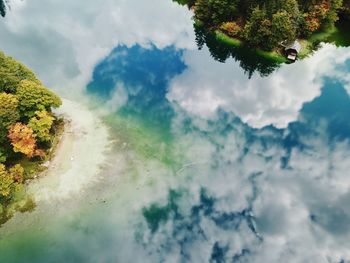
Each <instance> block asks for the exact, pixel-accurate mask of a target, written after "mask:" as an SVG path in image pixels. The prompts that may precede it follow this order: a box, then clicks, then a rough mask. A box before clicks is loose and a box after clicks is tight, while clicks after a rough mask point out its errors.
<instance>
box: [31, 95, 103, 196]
mask: <svg viewBox="0 0 350 263" xmlns="http://www.w3.org/2000/svg"><path fill="white" fill-rule="evenodd" d="M55 113H56V114H57V115H60V116H63V117H64V119H65V122H66V125H65V131H64V133H63V135H62V139H61V142H60V143H59V145H58V147H57V149H56V153H55V155H54V157H53V159H52V160H51V162H50V163H49V166H48V170H47V171H46V172H45V174H44V176H40V177H39V178H38V179H36V180H34V181H32V182H31V183H30V184H29V193H31V194H32V195H33V196H34V198H35V200H36V202H37V203H40V202H43V201H52V199H64V198H68V197H69V196H70V195H72V194H76V193H78V192H80V191H82V190H83V189H84V188H85V187H86V186H88V185H90V184H91V183H93V182H95V181H97V180H98V179H99V178H98V174H99V170H100V167H101V165H102V164H103V163H104V162H105V161H106V157H105V156H106V152H107V151H108V145H109V141H108V130H107V128H106V127H105V126H104V125H103V123H102V122H101V120H100V119H99V118H98V117H97V116H96V115H95V114H94V113H92V112H91V111H89V110H88V109H87V108H85V106H82V105H80V104H78V103H76V102H72V101H69V100H63V105H62V107H61V108H60V109H59V110H57V111H56V112H55Z"/></svg>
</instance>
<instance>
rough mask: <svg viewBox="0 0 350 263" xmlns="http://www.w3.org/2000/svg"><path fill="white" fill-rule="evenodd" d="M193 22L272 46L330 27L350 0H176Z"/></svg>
mask: <svg viewBox="0 0 350 263" xmlns="http://www.w3.org/2000/svg"><path fill="white" fill-rule="evenodd" d="M177 2H179V3H181V4H187V5H188V6H189V8H191V9H192V10H193V11H194V14H195V16H194V19H195V21H196V23H200V24H201V25H203V26H204V27H205V28H207V29H209V30H210V31H215V30H219V31H221V32H222V33H224V34H226V35H227V36H229V37H231V38H236V39H239V40H242V41H244V43H246V44H247V45H249V46H252V47H256V48H260V49H263V50H267V51H270V50H273V49H275V48H276V47H278V46H279V45H281V43H288V42H291V41H293V40H295V39H307V38H308V37H310V36H311V35H312V34H313V33H316V32H320V31H326V30H327V29H329V28H332V27H333V26H334V24H335V23H336V22H337V21H338V20H339V18H340V17H346V16H348V15H349V12H350V0H344V1H343V0H178V1H177Z"/></svg>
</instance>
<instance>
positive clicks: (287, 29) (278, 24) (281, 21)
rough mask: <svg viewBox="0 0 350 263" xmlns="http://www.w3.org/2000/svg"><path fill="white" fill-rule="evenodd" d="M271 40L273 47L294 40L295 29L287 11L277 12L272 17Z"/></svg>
mask: <svg viewBox="0 0 350 263" xmlns="http://www.w3.org/2000/svg"><path fill="white" fill-rule="evenodd" d="M271 30H272V40H271V42H272V43H273V45H274V46H277V45H278V44H279V43H280V42H282V41H292V40H294V39H295V38H296V27H295V24H294V23H293V21H292V19H291V17H290V15H289V13H288V12H287V11H280V12H277V13H276V14H274V15H273V16H272V29H271Z"/></svg>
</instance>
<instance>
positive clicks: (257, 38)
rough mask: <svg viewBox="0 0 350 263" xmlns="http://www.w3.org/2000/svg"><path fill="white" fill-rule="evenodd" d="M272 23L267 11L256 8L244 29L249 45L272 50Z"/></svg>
mask: <svg viewBox="0 0 350 263" xmlns="http://www.w3.org/2000/svg"><path fill="white" fill-rule="evenodd" d="M271 26H272V24H271V21H270V20H269V19H268V17H267V14H266V11H265V10H263V9H260V8H255V9H254V11H253V12H252V14H251V17H250V19H249V21H248V22H247V24H246V25H245V28H244V34H245V39H246V41H247V43H248V44H250V45H251V46H255V47H261V48H263V49H265V50H270V49H272V48H273V47H274V44H275V43H274V42H273V41H271V40H272V31H271Z"/></svg>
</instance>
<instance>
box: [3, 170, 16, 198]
mask: <svg viewBox="0 0 350 263" xmlns="http://www.w3.org/2000/svg"><path fill="white" fill-rule="evenodd" d="M14 182H15V180H14V179H13V177H12V175H11V174H10V173H8V172H7V171H6V167H5V165H3V164H0V196H2V197H9V196H10V194H11V186H12V185H13V183H14Z"/></svg>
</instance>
